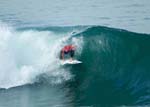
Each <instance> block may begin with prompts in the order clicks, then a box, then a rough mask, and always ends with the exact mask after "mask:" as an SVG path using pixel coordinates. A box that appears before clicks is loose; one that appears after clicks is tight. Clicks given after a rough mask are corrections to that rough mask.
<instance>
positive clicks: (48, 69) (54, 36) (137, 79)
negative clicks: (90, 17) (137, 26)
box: [0, 24, 150, 107]
mask: <svg viewBox="0 0 150 107" xmlns="http://www.w3.org/2000/svg"><path fill="white" fill-rule="evenodd" d="M0 25H1V26H0V59H1V60H0V88H10V87H16V86H21V85H25V84H33V85H34V83H35V82H38V83H41V82H44V83H48V84H61V85H63V88H64V89H66V88H67V89H69V93H68V94H67V95H71V98H72V99H71V105H73V106H96V107H99V106H102V107H106V106H107V107H111V106H124V105H125V106H139V105H140V106H141V105H149V103H150V91H149V90H150V85H149V84H150V78H149V77H150V72H149V71H150V35H148V34H139V33H133V32H129V31H125V30H121V29H113V28H107V27H102V26H75V27H45V28H44V27H43V28H35V27H33V28H32V27H31V28H21V29H15V28H11V27H9V26H7V25H5V24H0ZM70 43H71V44H75V45H76V46H77V51H76V54H75V57H76V58H77V59H78V60H81V61H82V62H83V63H82V64H78V65H66V66H61V65H60V63H59V52H60V49H61V48H62V47H63V46H65V45H66V44H70ZM52 86H53V85H52ZM65 87H66V88H65ZM48 90H49V89H48ZM53 97H54V96H53ZM43 98H45V96H43ZM68 103H69V102H68ZM72 103H73V104H72Z"/></svg>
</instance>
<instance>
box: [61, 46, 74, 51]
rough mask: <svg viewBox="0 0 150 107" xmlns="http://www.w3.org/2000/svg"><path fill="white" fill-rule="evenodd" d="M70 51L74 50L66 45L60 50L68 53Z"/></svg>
mask: <svg viewBox="0 0 150 107" xmlns="http://www.w3.org/2000/svg"><path fill="white" fill-rule="evenodd" d="M71 50H75V49H74V47H73V46H72V45H67V46H65V47H64V48H63V49H62V51H63V52H69V51H71Z"/></svg>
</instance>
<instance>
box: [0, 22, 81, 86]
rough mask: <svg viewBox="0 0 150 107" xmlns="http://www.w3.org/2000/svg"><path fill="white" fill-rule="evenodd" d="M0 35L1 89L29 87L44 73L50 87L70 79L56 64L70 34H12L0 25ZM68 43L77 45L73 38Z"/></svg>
mask: <svg viewBox="0 0 150 107" xmlns="http://www.w3.org/2000/svg"><path fill="white" fill-rule="evenodd" d="M0 34H1V35H0V59H1V61H0V71H1V72H0V87H1V88H10V87H15V86H19V85H24V84H32V83H34V82H37V80H38V79H37V78H36V77H38V76H39V75H42V74H44V73H45V74H47V75H49V77H51V82H52V83H53V84H55V83H61V82H62V81H66V80H69V79H70V78H71V77H72V75H71V74H70V72H69V71H68V72H67V71H66V70H64V69H63V68H62V67H61V65H60V63H59V62H60V61H59V54H60V50H61V48H62V47H63V46H65V44H66V41H67V40H68V39H69V38H70V37H71V32H70V33H64V34H56V33H54V32H52V31H37V30H27V31H16V30H15V29H13V28H12V27H10V26H7V25H6V24H2V23H1V26H0ZM72 43H73V44H76V46H77V47H78V46H79V40H75V39H74V40H73V41H72ZM52 78H53V79H52Z"/></svg>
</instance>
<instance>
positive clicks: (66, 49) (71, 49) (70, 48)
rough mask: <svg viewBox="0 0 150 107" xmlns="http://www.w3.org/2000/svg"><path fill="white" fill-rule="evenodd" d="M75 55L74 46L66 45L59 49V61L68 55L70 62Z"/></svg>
mask: <svg viewBox="0 0 150 107" xmlns="http://www.w3.org/2000/svg"><path fill="white" fill-rule="evenodd" d="M74 53H75V46H74V45H66V46H64V47H63V48H62V49H61V52H60V59H62V60H64V56H65V54H70V60H71V61H72V60H73V57H74Z"/></svg>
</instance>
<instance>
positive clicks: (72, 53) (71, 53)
mask: <svg viewBox="0 0 150 107" xmlns="http://www.w3.org/2000/svg"><path fill="white" fill-rule="evenodd" d="M64 54H70V56H71V57H74V50H71V51H68V52H64Z"/></svg>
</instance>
